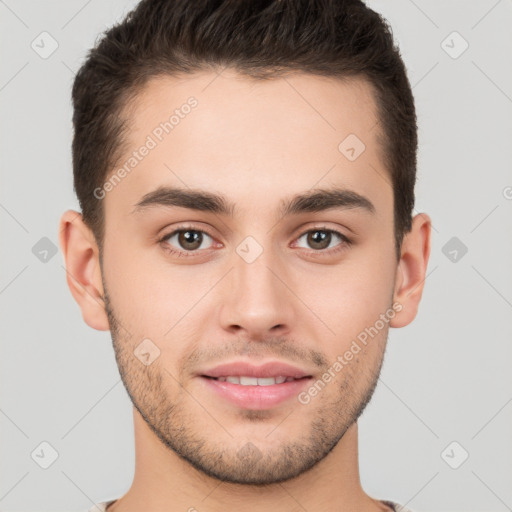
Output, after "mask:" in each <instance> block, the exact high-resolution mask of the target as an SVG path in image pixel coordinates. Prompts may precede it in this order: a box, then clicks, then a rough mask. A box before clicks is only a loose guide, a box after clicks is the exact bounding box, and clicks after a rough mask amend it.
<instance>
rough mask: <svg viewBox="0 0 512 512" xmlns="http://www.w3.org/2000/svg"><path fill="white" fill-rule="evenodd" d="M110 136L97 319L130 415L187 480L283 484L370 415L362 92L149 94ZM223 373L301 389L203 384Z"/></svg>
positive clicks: (267, 85)
mask: <svg viewBox="0 0 512 512" xmlns="http://www.w3.org/2000/svg"><path fill="white" fill-rule="evenodd" d="M191 97H193V99H192V100H191V99H190V98H191ZM171 115H174V118H172V119H171V121H169V118H170V117H171ZM126 120H127V139H126V141H127V145H126V152H125V155H124V158H123V159H122V161H121V162H119V163H118V166H117V167H116V168H115V169H116V172H117V178H113V179H112V178H111V180H110V182H109V184H106V185H105V187H103V188H102V190H101V192H100V191H98V195H100V196H103V199H102V201H103V205H104V209H105V219H106V223H105V243H104V251H103V255H102V279H103V286H104V291H105V300H106V306H107V312H108V319H109V324H110V329H111V333H112V338H113V343H114V348H115V353H116V358H117V363H118V365H119V369H120V373H121V376H122V379H123V382H124V384H125V386H126V389H127V391H128V393H129V395H130V397H131V399H132V401H133V403H134V406H135V407H136V409H137V410H138V412H139V413H140V415H141V416H142V417H143V418H144V420H145V421H146V422H147V424H148V425H149V427H150V428H151V429H152V431H153V432H154V433H155V434H156V435H157V436H158V438H159V439H160V440H161V442H162V443H163V444H164V445H165V446H167V447H168V448H170V449H172V450H174V451H175V452H176V453H177V454H179V455H180V456H181V457H182V458H184V459H185V460H187V461H188V462H189V463H190V464H192V465H193V466H194V467H195V468H197V469H199V470H200V471H202V472H204V473H205V474H208V475H210V476H213V477H216V478H219V479H222V480H225V481H228V482H237V483H244V484H254V485H258V484H268V483H275V482H279V481H284V480H287V479H290V478H292V477H295V476H297V475H299V474H301V473H303V472H305V471H306V470H308V469H310V468H312V467H313V466H314V465H315V464H316V463H318V462H319V461H321V460H322V459H323V458H324V457H325V456H326V455H327V454H328V453H329V452H330V451H331V450H332V449H333V447H335V445H336V444H337V442H338V441H339V440H340V439H341V437H342V436H343V434H344V433H345V431H346V430H347V428H348V427H349V426H351V425H352V424H353V423H354V422H355V421H356V420H357V418H358V416H359V415H360V414H361V412H362V410H363V409H364V407H365V406H366V404H367V403H368V401H369V400H370V398H371V396H372V393H373V390H374V387H375V384H376V382H377V379H378V376H379V372H380V368H381V364H382V360H383V355H384V350H385V345H386V339H387V333H388V328H389V319H390V318H392V317H393V315H394V314H395V311H397V309H396V308H397V306H396V303H395V307H393V303H394V294H393V292H394V286H395V277H396V273H397V261H396V259H395V248H394V235H393V192H392V188H391V185H390V182H389V179H388V174H387V172H386V170H385V169H384V167H383V164H382V154H381V152H380V151H381V148H380V146H379V145H378V143H377V137H378V130H379V125H377V124H376V123H377V117H376V110H375V104H374V102H373V99H372V92H371V89H370V87H369V86H368V85H367V84H366V83H365V82H362V81H352V82H350V83H348V82H347V83H342V82H340V81H336V80H334V79H327V78H319V77H313V76H307V75H295V76H293V77H287V78H286V79H276V80H268V81H261V82H257V81H251V80H249V79H247V78H242V77H241V76H239V75H237V74H235V73H234V72H228V71H224V72H223V73H222V74H221V75H219V76H217V75H216V74H209V73H204V74H195V75H189V76H187V77H184V78H180V79H177V78H169V77H166V78H158V79H153V80H152V81H151V82H149V84H148V85H147V86H146V87H145V89H144V90H143V91H142V92H141V93H140V94H139V95H138V96H137V98H136V100H135V102H134V103H132V104H131V107H130V109H129V110H127V111H126ZM166 122H167V123H168V124H167V125H166V124H165V123H166ZM350 134H354V135H350ZM349 136H350V137H349ZM347 137H349V138H348V139H347ZM363 144H364V146H363ZM142 147H146V150H144V149H142ZM362 149H364V150H363V151H362V152H361V150H362ZM123 166H125V167H124V169H125V172H122V171H121V172H119V171H118V170H119V169H120V168H122V167H123ZM167 189H180V190H181V191H182V192H188V193H189V194H190V193H191V192H193V191H194V192H198V191H199V192H203V193H206V194H210V195H213V194H214V195H216V196H221V197H222V200H219V199H218V198H217V200H212V198H211V197H207V198H204V197H199V196H195V197H193V198H192V199H190V200H187V198H186V197H183V194H182V195H181V196H180V195H179V194H177V193H176V192H173V191H172V190H167ZM157 190H159V192H158V193H157V194H155V193H154V192H155V191H157ZM320 192H321V193H323V195H321V194H320V195H318V196H316V201H313V200H311V195H312V194H315V193H320ZM301 195H305V196H306V197H305V198H303V199H302V200H297V197H298V196H301ZM308 196H309V198H310V199H309V200H308ZM214 199H215V198H214ZM294 199H295V201H294ZM221 206H224V208H221ZM286 206H288V208H286ZM398 307H399V306H398ZM232 362H246V363H249V364H252V365H255V366H258V367H259V366H261V365H263V364H264V363H267V362H281V363H286V364H289V365H292V366H293V367H295V368H296V369H298V370H300V371H302V374H304V375H306V376H307V377H306V378H303V379H301V380H295V381H293V382H285V383H283V384H272V385H270V386H269V387H268V388H266V389H265V387H264V386H258V387H256V386H254V387H253V386H252V385H251V386H250V387H249V386H245V385H244V384H243V383H241V384H236V383H234V382H222V381H221V380H214V379H212V378H208V377H205V376H204V375H207V374H208V373H211V370H212V369H213V368H215V367H216V366H218V365H220V364H224V363H232ZM230 371H231V373H228V375H237V372H236V371H235V370H230ZM283 372H284V370H274V373H273V374H277V375H281V374H282V373H283ZM221 373H222V372H221ZM226 373H227V371H225V372H224V374H226ZM246 373H247V372H246ZM238 374H240V373H239V372H238ZM271 374H272V372H271ZM242 375H245V374H244V373H242ZM244 382H245V383H253V382H254V381H245V380H244ZM260 382H261V383H269V382H270V381H265V382H263V381H260ZM242 388H243V389H242Z"/></svg>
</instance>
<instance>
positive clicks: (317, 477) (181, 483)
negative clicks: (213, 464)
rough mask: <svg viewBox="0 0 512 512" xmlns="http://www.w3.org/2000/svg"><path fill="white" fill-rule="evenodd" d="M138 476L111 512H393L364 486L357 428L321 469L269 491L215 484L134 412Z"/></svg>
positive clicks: (316, 466) (280, 484)
mask: <svg viewBox="0 0 512 512" xmlns="http://www.w3.org/2000/svg"><path fill="white" fill-rule="evenodd" d="M134 423H135V475H134V479H133V483H132V486H131V488H130V489H129V491H128V492H127V493H126V494H125V495H124V496H123V497H122V498H120V499H119V500H117V501H116V502H115V503H113V504H112V505H111V506H110V507H109V508H108V512H132V511H133V512H135V511H140V510H146V511H148V512H153V511H155V512H156V511H164V510H165V511H167V512H174V511H181V512H183V511H190V512H197V511H201V512H235V511H237V512H238V511H239V510H244V512H267V511H268V510H273V511H275V512H296V511H297V512H299V511H300V512H303V511H304V510H314V511H315V512H348V511H353V510H358V511H364V512H366V511H368V512H370V511H373V512H375V511H377V510H389V509H388V508H387V507H386V506H385V505H383V504H382V503H381V502H379V501H377V500H375V499H373V498H371V497H369V496H368V495H367V494H366V493H365V492H364V491H363V489H362V487H361V484H360V480H359V463H358V432H357V422H356V423H354V424H353V425H352V426H351V427H350V428H349V429H348V430H347V431H346V433H345V435H344V436H343V437H342V439H341V440H340V441H339V442H338V444H337V445H336V446H335V447H334V448H333V450H332V451H331V452H330V453H329V454H328V455H327V456H326V457H325V458H324V459H322V460H321V461H320V462H319V463H318V464H316V465H315V466H314V467H313V468H311V469H310V470H309V471H306V472H305V473H303V474H301V475H299V476H298V477H296V478H294V479H292V480H288V481H286V482H281V483H276V484H271V485H267V486H264V487H257V486H250V485H241V484H232V483H227V482H221V481H219V480H216V479H213V478H211V477H209V476H207V475H205V474H204V473H202V472H200V471H198V470H197V469H195V468H194V467H192V466H191V465H190V464H189V463H188V462H186V461H184V460H183V459H181V458H180V457H179V456H178V455H176V453H174V452H173V451H172V450H170V449H168V448H167V447H165V446H164V445H163V444H162V443H161V441H160V440H159V439H158V438H157V436H156V435H155V434H154V433H153V432H152V431H151V429H150V428H149V427H148V426H147V424H146V423H145V421H144V420H143V419H142V417H141V416H140V415H139V413H138V411H137V410H136V409H134Z"/></svg>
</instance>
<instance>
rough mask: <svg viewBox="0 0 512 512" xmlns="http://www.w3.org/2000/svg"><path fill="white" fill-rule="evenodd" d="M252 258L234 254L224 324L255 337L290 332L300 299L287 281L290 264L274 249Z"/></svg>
mask: <svg viewBox="0 0 512 512" xmlns="http://www.w3.org/2000/svg"><path fill="white" fill-rule="evenodd" d="M249 261H250V260H248V261H246V260H245V259H244V258H243V257H241V256H239V255H238V254H236V253H235V254H234V257H233V262H234V268H233V269H232V270H231V272H230V273H229V275H228V276H226V277H227V279H226V280H225V281H226V282H225V283H224V288H223V293H224V295H225V300H223V301H222V303H223V304H222V310H221V323H222V327H223V328H224V329H225V330H227V331H230V332H233V333H236V334H240V333H241V331H244V332H243V334H244V335H245V336H246V337H248V338H255V339H263V338H265V337H268V336H269V335H273V336H276V335H283V334H285V333H287V332H289V331H290V329H291V326H292V325H293V322H294V315H295V308H296V307H297V304H296V303H297V302H298V301H297V299H296V298H295V297H294V294H293V292H292V291H291V290H290V289H289V287H288V286H289V285H287V281H289V276H288V274H289V273H287V272H286V265H284V264H283V262H282V261H279V258H278V257H274V256H273V255H272V254H271V250H270V249H265V250H264V251H263V252H262V253H261V254H260V255H259V256H258V257H257V258H256V259H255V260H254V261H252V262H249ZM294 301H295V302H294Z"/></svg>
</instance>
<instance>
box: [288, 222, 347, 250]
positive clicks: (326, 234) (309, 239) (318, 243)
mask: <svg viewBox="0 0 512 512" xmlns="http://www.w3.org/2000/svg"><path fill="white" fill-rule="evenodd" d="M303 237H306V244H307V247H306V249H313V250H314V251H324V252H326V253H327V252H330V251H325V249H331V248H332V247H333V246H342V247H343V246H346V245H349V244H350V240H349V239H348V238H347V237H346V236H345V235H342V234H341V233H338V232H337V231H335V230H333V229H323V228H317V229H311V230H309V231H306V232H305V233H303V234H302V235H301V236H300V237H299V238H298V240H300V239H301V238H303ZM336 238H338V240H340V241H341V243H338V244H336V243H334V245H331V244H332V242H333V241H334V242H335V241H336Z"/></svg>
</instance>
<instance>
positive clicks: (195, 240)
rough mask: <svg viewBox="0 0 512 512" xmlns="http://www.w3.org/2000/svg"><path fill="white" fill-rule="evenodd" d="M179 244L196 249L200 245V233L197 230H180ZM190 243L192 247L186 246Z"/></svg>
mask: <svg viewBox="0 0 512 512" xmlns="http://www.w3.org/2000/svg"><path fill="white" fill-rule="evenodd" d="M180 244H182V246H184V247H185V248H188V249H197V247H199V246H200V245H201V233H198V232H197V231H182V232H181V234H180ZM187 244H192V245H193V247H187Z"/></svg>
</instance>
